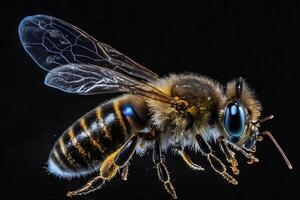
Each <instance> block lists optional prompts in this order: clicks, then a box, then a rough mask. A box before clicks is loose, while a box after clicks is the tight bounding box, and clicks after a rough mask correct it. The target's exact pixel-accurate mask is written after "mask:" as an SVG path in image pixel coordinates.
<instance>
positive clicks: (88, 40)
mask: <svg viewBox="0 0 300 200" xmlns="http://www.w3.org/2000/svg"><path fill="white" fill-rule="evenodd" d="M19 36H20V40H21V42H22V45H23V47H24V48H25V50H26V51H27V53H28V54H29V55H30V56H31V57H32V58H33V60H35V62H36V63H37V64H38V65H39V66H40V67H41V68H43V69H45V70H47V71H50V70H52V69H54V68H56V67H59V66H62V65H67V64H89V65H96V66H101V67H106V68H108V69H111V70H113V71H118V72H120V73H124V74H126V75H127V76H129V77H134V78H136V79H142V80H145V81H154V80H156V79H157V78H159V77H158V75H156V74H155V73H153V72H152V71H150V70H149V69H147V68H145V67H143V66H141V65H140V64H138V63H136V62H134V61H133V60H131V59H130V58H128V57H127V56H125V55H124V54H122V53H120V52H119V51H117V50H115V49H114V48H112V47H111V46H109V45H107V44H104V43H101V42H98V41H97V40H96V39H94V38H93V37H91V36H89V35H88V34H87V33H85V32H84V31H82V30H80V29H79V28H77V27H75V26H73V25H72V24H70V23H67V22H65V21H63V20H60V19H57V18H54V17H51V16H46V15H34V16H28V17H26V18H24V19H23V20H22V22H21V23H20V25H19Z"/></svg>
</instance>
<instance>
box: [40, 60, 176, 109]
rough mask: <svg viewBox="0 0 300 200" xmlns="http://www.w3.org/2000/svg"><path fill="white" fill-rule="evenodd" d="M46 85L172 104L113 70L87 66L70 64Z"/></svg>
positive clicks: (55, 72)
mask: <svg viewBox="0 0 300 200" xmlns="http://www.w3.org/2000/svg"><path fill="white" fill-rule="evenodd" d="M45 84H46V85H48V86H51V87H54V88H57V89H60V90H62V91H64V92H68V93H77V94H82V95H91V94H102V93H112V92H127V93H131V94H138V95H142V96H145V97H149V98H152V99H155V100H158V101H161V102H165V103H172V101H173V100H172V98H171V97H169V96H166V95H165V94H164V93H162V92H161V91H160V90H158V89H156V88H155V87H153V86H151V85H148V84H147V83H141V82H140V81H137V80H135V79H132V78H130V77H128V76H126V75H124V74H122V73H119V72H117V71H113V70H111V69H109V68H105V67H98V66H95V65H86V64H68V65H63V66H60V67H56V68H54V69H52V70H51V71H50V72H49V73H48V74H47V76H46V78H45Z"/></svg>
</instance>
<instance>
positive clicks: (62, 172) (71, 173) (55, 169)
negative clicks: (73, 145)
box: [47, 156, 96, 179]
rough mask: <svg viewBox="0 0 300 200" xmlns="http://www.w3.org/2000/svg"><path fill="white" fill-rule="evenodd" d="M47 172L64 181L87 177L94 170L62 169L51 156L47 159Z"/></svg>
mask: <svg viewBox="0 0 300 200" xmlns="http://www.w3.org/2000/svg"><path fill="white" fill-rule="evenodd" d="M47 164H48V167H47V169H48V172H49V173H50V174H53V175H55V176H57V177H59V178H65V179H72V178H76V177H81V176H87V175H89V174H91V173H93V172H95V170H96V169H94V170H93V169H78V170H76V171H75V170H71V169H66V168H64V167H63V166H62V165H61V163H59V162H57V161H56V160H55V159H53V158H52V157H51V156H50V158H49V159H48V163H47Z"/></svg>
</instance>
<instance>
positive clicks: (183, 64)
mask: <svg viewBox="0 0 300 200" xmlns="http://www.w3.org/2000/svg"><path fill="white" fill-rule="evenodd" d="M1 2H2V3H1V4H2V5H1V8H2V10H1V15H3V16H2V17H1V35H2V36H1V46H0V48H1V78H0V80H1V123H0V126H1V133H0V134H1V138H0V139H1V140H0V150H1V168H0V169H1V176H0V193H1V195H2V196H7V198H9V199H13V198H17V197H30V198H33V197H39V198H40V199H64V198H65V199H66V197H64V195H65V193H66V192H67V191H68V190H71V189H75V188H77V187H79V186H80V185H82V184H83V183H85V181H86V180H85V179H76V180H70V181H68V180H61V179H59V178H56V177H54V176H52V175H49V174H48V173H47V171H46V169H45V167H46V161H47V158H48V154H49V152H50V150H51V148H52V145H53V144H54V142H55V141H56V139H57V138H58V137H59V135H60V133H62V132H63V130H64V129H66V128H67V127H68V126H69V125H70V124H71V123H73V122H74V121H75V120H76V119H77V118H79V117H80V116H81V115H83V114H84V113H85V112H87V111H89V110H90V109H92V108H94V107H95V106H96V105H97V104H99V103H100V102H102V101H104V100H106V99H109V98H112V97H114V95H105V96H104V95H102V96H77V95H70V94H65V93H62V92H60V91H58V90H55V89H52V88H49V87H46V86H45V85H43V79H44V77H45V75H46V72H45V71H43V70H42V69H40V68H38V67H37V66H36V64H35V63H34V62H33V61H32V60H31V58H30V57H29V56H28V55H27V54H26V53H25V51H24V50H23V48H22V46H21V44H20V41H19V38H18V35H17V27H18V23H19V22H20V20H21V19H22V18H23V17H25V16H27V15H33V14H48V15H53V16H55V17H58V18H61V19H64V20H65V21H68V22H70V23H72V24H74V25H76V26H79V27H81V28H82V29H83V30H86V31H87V32H88V33H90V34H91V35H92V36H94V37H95V38H97V39H98V40H100V41H103V42H105V43H108V44H110V45H112V46H113V47H115V48H116V49H118V50H120V51H121V52H124V53H126V54H127V55H129V56H130V57H131V58H133V59H134V60H136V61H138V62H139V63H142V64H144V65H145V66H147V67H149V68H150V69H151V70H153V71H154V72H156V73H158V74H159V75H161V76H163V75H167V74H168V73H170V72H184V71H190V72H197V73H201V74H205V75H209V76H211V77H213V78H214V79H216V80H218V81H220V82H221V83H224V84H225V83H226V82H227V81H229V80H231V79H232V78H236V77H239V76H243V77H245V78H246V80H247V81H248V83H249V84H250V85H251V86H252V87H253V88H255V90H256V93H257V96H258V97H259V99H260V100H261V101H262V103H263V106H264V111H263V114H264V115H268V114H274V115H275V119H274V120H272V121H270V122H268V123H266V124H264V126H263V128H262V129H268V130H271V131H272V132H273V134H274V136H275V137H276V138H277V140H278V141H279V143H280V144H281V145H282V147H283V148H284V150H285V152H286V154H287V155H288V157H289V158H290V160H291V162H292V164H293V165H294V170H292V171H291V170H288V168H287V167H286V165H285V163H284V161H283V160H282V159H281V157H280V155H279V153H278V152H277V150H276V149H275V147H274V146H273V144H272V143H271V142H270V140H269V139H266V140H264V141H263V143H261V144H259V145H258V148H257V149H258V152H257V156H258V157H259V158H260V163H259V164H255V165H253V166H251V165H247V164H246V160H245V159H244V158H243V157H241V156H238V159H239V160H240V171H241V173H240V175H239V177H238V180H239V183H240V184H239V185H238V186H232V185H229V184H228V183H226V182H225V181H224V180H223V179H222V178H221V177H220V176H218V175H217V174H215V173H214V172H212V170H211V169H210V168H209V167H208V166H207V164H205V163H206V162H205V160H204V159H200V156H197V160H198V162H200V163H201V164H202V165H203V166H205V167H206V171H204V172H201V173H198V172H194V171H192V170H190V169H188V168H187V167H186V166H185V164H184V163H183V162H182V161H181V160H180V159H179V158H178V157H175V156H173V155H171V154H169V155H168V156H167V165H168V166H169V169H170V171H171V175H172V180H173V182H174V184H175V187H176V189H177V194H178V196H179V198H180V199H192V198H197V199H217V198H218V199H220V198H226V199H253V198H260V197H264V198H265V199H273V198H275V197H279V198H281V199H289V198H292V197H295V196H297V198H299V196H300V195H299V168H298V166H299V150H300V149H299V142H300V137H299V135H300V132H299V129H298V126H299V111H300V109H299V100H300V98H299V97H300V95H299V77H300V76H299V75H300V74H299V70H298V68H299V67H300V59H299V55H300V51H299V50H300V49H299V48H300V39H299V38H300V16H299V10H300V7H299V3H297V2H296V1H294V2H295V3H290V4H281V3H280V2H284V1H273V2H263V1H258V2H259V3H253V2H252V1H243V3H242V4H241V3H230V4H228V3H222V2H221V1H215V2H212V1H191V2H184V3H176V2H172V3H171V2H169V3H167V2H165V3H151V4H149V3H145V2H131V1H130V3H129V1H128V2H125V1H124V2H121V3H120V2H114V1H105V2H101V1H95V2H92V1H72V2H70V1H69V2H68V1H39V2H38V1H12V0H11V1H6V2H5V3H4V1H1ZM150 158H151V157H150V155H147V156H144V157H143V158H140V157H139V156H135V157H134V159H133V161H132V162H131V166H130V175H129V180H128V181H127V182H126V183H123V182H122V181H121V180H120V178H119V177H116V178H115V179H114V180H112V181H111V182H110V183H108V184H106V185H105V187H103V188H102V189H101V191H97V192H94V193H93V194H90V195H87V196H84V197H80V198H75V199H103V200H104V199H117V198H120V197H122V198H124V199H128V198H130V199H170V197H169V196H168V195H167V194H166V192H165V191H164V189H163V186H162V184H161V183H160V182H159V181H158V179H157V177H156V173H155V171H154V170H153V164H152V162H151V159H150ZM296 187H298V189H297V188H296ZM1 198H2V197H1Z"/></svg>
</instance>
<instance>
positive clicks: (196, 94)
mask: <svg viewBox="0 0 300 200" xmlns="http://www.w3.org/2000/svg"><path fill="white" fill-rule="evenodd" d="M19 36H20V40H21V42H22V45H23V47H24V48H25V50H26V52H27V53H28V54H29V55H30V56H31V57H32V58H33V60H34V61H35V62H36V63H37V64H38V65H39V66H40V67H41V68H43V69H44V70H46V71H49V72H48V74H47V76H46V78H45V84H46V85H48V86H50V87H54V88H57V89H59V90H62V91H64V92H67V93H76V94H80V95H96V94H104V93H123V95H121V96H119V97H116V98H114V99H112V100H110V101H107V102H106V103H103V104H101V105H99V106H97V107H96V108H95V109H93V110H91V111H90V112H88V113H87V114H85V115H84V116H83V117H81V118H80V119H78V120H77V121H76V122H75V123H74V124H73V125H71V126H70V127H69V128H68V129H67V130H66V131H65V132H64V133H63V134H62V135H61V136H60V137H59V139H58V140H57V142H56V143H55V144H54V146H53V149H52V151H51V153H50V156H49V160H48V171H49V172H50V173H51V174H54V175H56V176H58V177H61V178H67V179H71V178H74V177H81V176H86V175H90V174H94V173H96V176H94V177H93V178H92V179H91V180H89V181H88V182H87V183H86V184H85V185H83V186H82V187H81V188H79V189H77V190H74V191H69V192H68V193H67V196H69V197H72V196H76V195H83V194H87V193H89V192H92V191H95V190H97V189H99V188H101V186H103V184H104V183H105V182H108V181H110V180H111V179H112V178H113V177H115V175H116V174H118V173H119V172H120V173H121V177H122V179H123V180H127V175H128V166H129V162H130V159H131V158H132V156H133V154H134V153H137V154H140V155H143V154H144V153H145V152H147V151H150V150H151V151H153V162H154V165H155V167H156V170H157V174H158V178H159V180H160V181H161V182H162V184H163V185H164V188H165V190H166V191H167V192H168V193H169V194H170V195H171V196H172V197H173V198H174V199H176V198H177V195H176V192H175V189H174V186H173V184H172V182H171V178H170V173H169V171H168V169H167V166H166V164H165V157H164V155H163V154H165V153H167V152H168V151H174V152H176V153H177V154H178V155H179V156H180V157H181V158H182V160H183V161H184V162H185V163H186V164H187V165H188V166H189V167H190V168H191V169H193V170H197V171H202V170H204V168H203V167H201V166H200V165H198V164H195V163H194V162H193V161H192V159H191V157H190V155H189V154H188V152H187V151H186V149H191V150H193V151H195V152H199V153H200V155H201V156H202V157H203V158H204V159H206V160H207V162H208V163H209V164H210V166H211V167H212V169H213V170H214V171H215V172H216V173H217V174H219V175H221V177H223V178H224V179H225V180H226V181H228V182H229V183H231V184H234V185H236V184H238V181H237V180H236V178H234V176H233V175H230V173H231V172H230V171H228V170H227V167H226V165H225V164H224V163H223V162H222V160H221V159H220V158H218V157H217V156H216V155H215V154H214V151H213V150H212V147H211V144H213V143H215V144H217V145H218V146H219V147H220V151H221V152H223V154H224V158H225V159H226V161H227V162H228V165H229V166H230V169H231V171H232V173H233V174H234V175H238V174H239V169H238V161H237V160H236V158H235V153H236V152H240V153H241V154H243V155H244V156H245V157H246V158H247V160H248V163H249V164H251V163H255V162H258V158H256V157H255V155H254V153H255V150H256V142H258V141H261V140H262V139H263V137H262V136H263V135H267V136H269V137H270V138H271V140H272V141H273V143H274V144H275V145H276V147H277V148H278V150H279V152H280V153H281V155H282V156H283V158H284V159H285V161H286V163H287V166H288V167H289V168H290V169H292V165H291V164H290V162H289V160H288V159H287V157H286V155H285V154H284V153H283V151H282V149H281V148H280V146H279V145H278V144H277V142H276V141H275V139H274V137H273V136H272V135H271V133H270V132H269V131H264V132H261V131H260V130H259V127H260V125H261V124H262V123H263V122H265V121H266V120H269V119H271V118H273V116H272V115H271V116H268V117H265V118H261V111H262V107H261V103H260V102H259V101H258V100H257V99H256V97H255V95H254V93H253V91H252V90H251V89H250V87H249V86H248V85H247V83H246V82H245V80H244V79H243V78H238V79H234V80H232V81H230V82H229V83H227V85H226V87H225V88H226V89H225V90H224V89H223V86H222V85H221V84H219V83H218V82H216V81H214V80H212V79H211V78H209V77H206V76H202V75H198V74H192V73H183V74H171V75H169V76H167V77H165V78H161V77H159V76H158V75H157V74H155V73H154V72H152V71H150V70H149V69H147V68H145V67H143V66H142V65H140V64H138V63H136V62H135V61H133V60H131V59H130V58H129V57H127V56H126V55H124V54H122V53H120V52H119V51H117V50H115V49H114V48H112V47H111V46H109V45H107V44H104V43H102V42H98V41H97V40H96V39H94V38H93V37H91V36H90V35H88V34H87V33H85V32H84V31H82V30H80V29H79V28H77V27H76V26H73V25H72V24H69V23H67V22H65V21H62V20H60V19H57V18H54V17H51V16H46V15H35V16H28V17H26V18H24V19H23V20H22V22H21V23H20V25H19Z"/></svg>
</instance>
